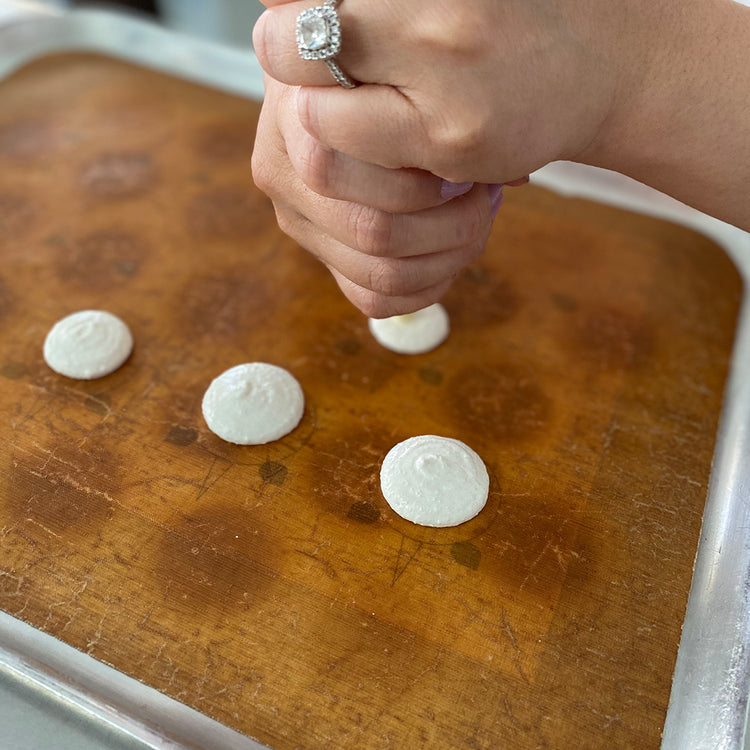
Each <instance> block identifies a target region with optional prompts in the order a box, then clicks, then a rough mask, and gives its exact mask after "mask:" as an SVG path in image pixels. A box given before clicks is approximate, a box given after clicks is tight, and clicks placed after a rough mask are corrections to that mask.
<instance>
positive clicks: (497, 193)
mask: <svg viewBox="0 0 750 750" xmlns="http://www.w3.org/2000/svg"><path fill="white" fill-rule="evenodd" d="M487 188H488V189H489V193H490V204H491V205H492V220H493V221H494V220H495V217H496V216H497V212H498V211H499V210H500V206H502V205H503V186H502V185H499V184H497V183H495V184H493V185H488V186H487Z"/></svg>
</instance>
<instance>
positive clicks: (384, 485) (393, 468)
mask: <svg viewBox="0 0 750 750" xmlns="http://www.w3.org/2000/svg"><path fill="white" fill-rule="evenodd" d="M489 487H490V478H489V474H488V473H487V469H486V467H485V465H484V462H483V461H482V459H481V458H480V457H479V456H478V455H477V454H476V453H475V452H474V451H473V450H472V449H471V448H469V446H468V445H466V444H465V443H462V442H461V441H460V440H454V439H453V438H446V437H439V436H437V435H419V436H417V437H412V438H409V439H408V440H404V441H403V442H401V443H398V444H397V445H395V446H394V447H393V448H391V450H390V451H389V452H388V455H387V456H386V457H385V459H384V460H383V465H382V466H381V469H380V488H381V490H382V492H383V497H384V498H385V500H386V502H387V503H388V505H390V506H391V508H392V509H393V510H394V511H395V512H396V513H398V515H400V516H401V517H402V518H405V519H406V520H407V521H412V522H413V523H416V524H419V525H420V526H432V527H436V528H441V527H446V526H458V525H459V524H462V523H464V522H465V521H469V520H470V519H472V518H474V516H476V515H477V514H478V513H479V511H480V510H482V508H484V506H485V504H486V503H487V497H488V495H489Z"/></svg>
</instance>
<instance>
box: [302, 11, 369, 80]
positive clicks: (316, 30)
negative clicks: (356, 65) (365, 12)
mask: <svg viewBox="0 0 750 750" xmlns="http://www.w3.org/2000/svg"><path fill="white" fill-rule="evenodd" d="M337 2H338V0H326V1H325V2H324V3H323V5H319V6H318V7H317V8H308V9H307V10H303V11H302V13H300V14H299V16H297V50H298V51H299V54H300V57H301V58H302V59H303V60H322V61H323V62H324V63H325V64H326V65H327V66H328V69H329V70H330V71H331V75H332V76H333V77H334V78H335V79H336V82H337V83H339V84H340V85H342V86H343V87H344V88H347V89H352V88H354V87H355V86H356V85H357V84H356V83H354V81H352V79H351V78H349V76H348V75H346V73H344V71H343V70H341V68H340V67H339V66H338V65H337V64H336V61H335V60H334V59H333V58H334V57H336V55H338V53H339V51H340V50H341V22H340V21H339V15H338V13H336V3H337Z"/></svg>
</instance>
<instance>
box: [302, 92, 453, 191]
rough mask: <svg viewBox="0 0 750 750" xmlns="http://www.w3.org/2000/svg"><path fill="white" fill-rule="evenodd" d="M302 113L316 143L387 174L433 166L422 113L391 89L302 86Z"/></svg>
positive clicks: (399, 93) (404, 97) (304, 122)
mask: <svg viewBox="0 0 750 750" xmlns="http://www.w3.org/2000/svg"><path fill="white" fill-rule="evenodd" d="M297 114H298V116H299V119H300V122H301V123H302V126H303V127H304V129H305V130H306V131H307V132H308V133H310V135H312V136H313V137H314V138H315V139H316V140H318V141H321V142H322V143H325V144H327V145H328V146H329V147H330V148H333V149H335V150H336V151H340V152H342V153H345V154H348V155H349V156H351V157H353V158H355V159H359V160H360V161H364V162H367V163H370V164H378V165H380V166H381V167H386V168H388V169H399V168H403V167H416V168H418V167H419V165H420V164H423V163H426V162H427V161H429V153H428V150H427V144H429V138H428V134H427V133H426V131H425V128H424V127H423V123H422V116H421V114H420V113H419V111H418V110H417V109H416V107H415V106H414V105H413V104H412V102H411V101H410V100H409V99H408V98H407V97H406V96H405V95H404V94H402V93H401V92H400V91H399V90H398V89H396V88H393V87H391V86H377V85H369V86H360V87H359V88H356V89H343V88H340V87H336V88H334V87H332V86H331V87H325V88H313V87H301V88H299V89H298V90H297ZM433 148H434V144H433ZM442 176H444V177H450V176H449V175H442Z"/></svg>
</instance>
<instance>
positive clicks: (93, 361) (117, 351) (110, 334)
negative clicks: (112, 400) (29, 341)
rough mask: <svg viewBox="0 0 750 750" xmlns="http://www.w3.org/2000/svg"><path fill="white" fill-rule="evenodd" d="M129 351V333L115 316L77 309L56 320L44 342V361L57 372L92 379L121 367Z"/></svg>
mask: <svg viewBox="0 0 750 750" xmlns="http://www.w3.org/2000/svg"><path fill="white" fill-rule="evenodd" d="M132 350H133V336H132V334H131V333H130V329H129V328H128V326H127V325H126V324H125V323H124V322H123V321H122V320H120V318H118V317H117V316H116V315H113V314H112V313H110V312H105V311H104V310H81V311H79V312H75V313H72V314H71V315H68V316H66V317H65V318H62V320H58V321H57V323H55V325H54V326H52V329H51V330H50V332H49V333H48V334H47V338H46V339H45V341H44V360H45V362H46V363H47V364H48V365H49V366H50V367H51V368H52V369H53V370H54V371H55V372H57V373H59V374H60V375H65V376H66V377H69V378H75V379H76V380H94V379H96V378H101V377H104V376H105V375H109V374H110V373H112V372H114V371H115V370H117V369H118V368H119V367H121V366H122V365H123V364H124V362H125V360H126V359H127V358H128V357H129V356H130V353H131V351H132Z"/></svg>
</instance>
